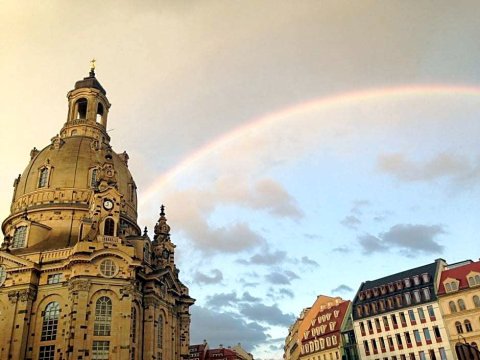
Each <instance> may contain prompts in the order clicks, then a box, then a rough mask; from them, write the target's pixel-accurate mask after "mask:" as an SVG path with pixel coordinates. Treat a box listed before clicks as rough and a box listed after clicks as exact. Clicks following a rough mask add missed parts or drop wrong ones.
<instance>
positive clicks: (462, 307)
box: [458, 299, 466, 311]
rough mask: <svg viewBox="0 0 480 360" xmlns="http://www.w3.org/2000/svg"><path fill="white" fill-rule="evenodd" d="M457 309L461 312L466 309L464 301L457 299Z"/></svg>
mask: <svg viewBox="0 0 480 360" xmlns="http://www.w3.org/2000/svg"><path fill="white" fill-rule="evenodd" d="M458 309H459V310H460V311H463V310H465V309H466V307H465V301H463V299H458Z"/></svg>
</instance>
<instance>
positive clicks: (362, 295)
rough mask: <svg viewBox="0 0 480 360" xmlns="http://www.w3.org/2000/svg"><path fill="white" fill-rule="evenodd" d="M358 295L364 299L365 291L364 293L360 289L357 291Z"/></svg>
mask: <svg viewBox="0 0 480 360" xmlns="http://www.w3.org/2000/svg"><path fill="white" fill-rule="evenodd" d="M358 297H359V298H360V300H363V299H365V293H364V292H363V291H360V292H359V293H358Z"/></svg>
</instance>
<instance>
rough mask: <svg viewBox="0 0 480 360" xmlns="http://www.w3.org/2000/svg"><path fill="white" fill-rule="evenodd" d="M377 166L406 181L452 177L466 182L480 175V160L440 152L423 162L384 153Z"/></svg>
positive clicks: (458, 181) (455, 180) (396, 154)
mask: <svg viewBox="0 0 480 360" xmlns="http://www.w3.org/2000/svg"><path fill="white" fill-rule="evenodd" d="M377 168H378V169H379V170H380V171H382V172H384V173H386V174H388V175H391V176H393V177H394V178H396V179H397V180H399V181H404V182H415V181H433V180H438V179H442V178H450V179H452V180H453V181H454V182H456V183H463V184H466V183H471V182H472V180H474V179H477V180H478V178H479V176H480V161H477V162H472V161H470V159H468V158H466V157H463V156H459V155H454V154H447V153H441V154H438V155H436V156H435V157H433V158H431V159H429V160H427V161H424V162H423V163H422V162H420V161H417V162H415V161H413V160H410V159H408V158H407V157H406V156H405V155H404V154H400V153H395V154H389V155H382V156H380V157H379V158H378V160H377Z"/></svg>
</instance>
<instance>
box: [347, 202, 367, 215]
mask: <svg viewBox="0 0 480 360" xmlns="http://www.w3.org/2000/svg"><path fill="white" fill-rule="evenodd" d="M367 206H370V201H368V200H356V201H354V202H353V207H352V208H351V209H350V212H351V213H352V214H355V215H358V216H360V215H362V214H363V208H364V207H367Z"/></svg>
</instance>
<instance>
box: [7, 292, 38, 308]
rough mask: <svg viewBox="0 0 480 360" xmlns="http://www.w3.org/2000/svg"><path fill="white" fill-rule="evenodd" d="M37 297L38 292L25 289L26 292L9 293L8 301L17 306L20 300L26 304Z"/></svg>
mask: <svg viewBox="0 0 480 360" xmlns="http://www.w3.org/2000/svg"><path fill="white" fill-rule="evenodd" d="M36 296H37V291H36V290H34V289H24V290H13V291H9V292H8V300H9V301H10V302H11V303H12V304H15V303H16V302H17V301H18V300H20V301H22V302H25V301H29V300H30V301H33V300H35V298H36Z"/></svg>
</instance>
